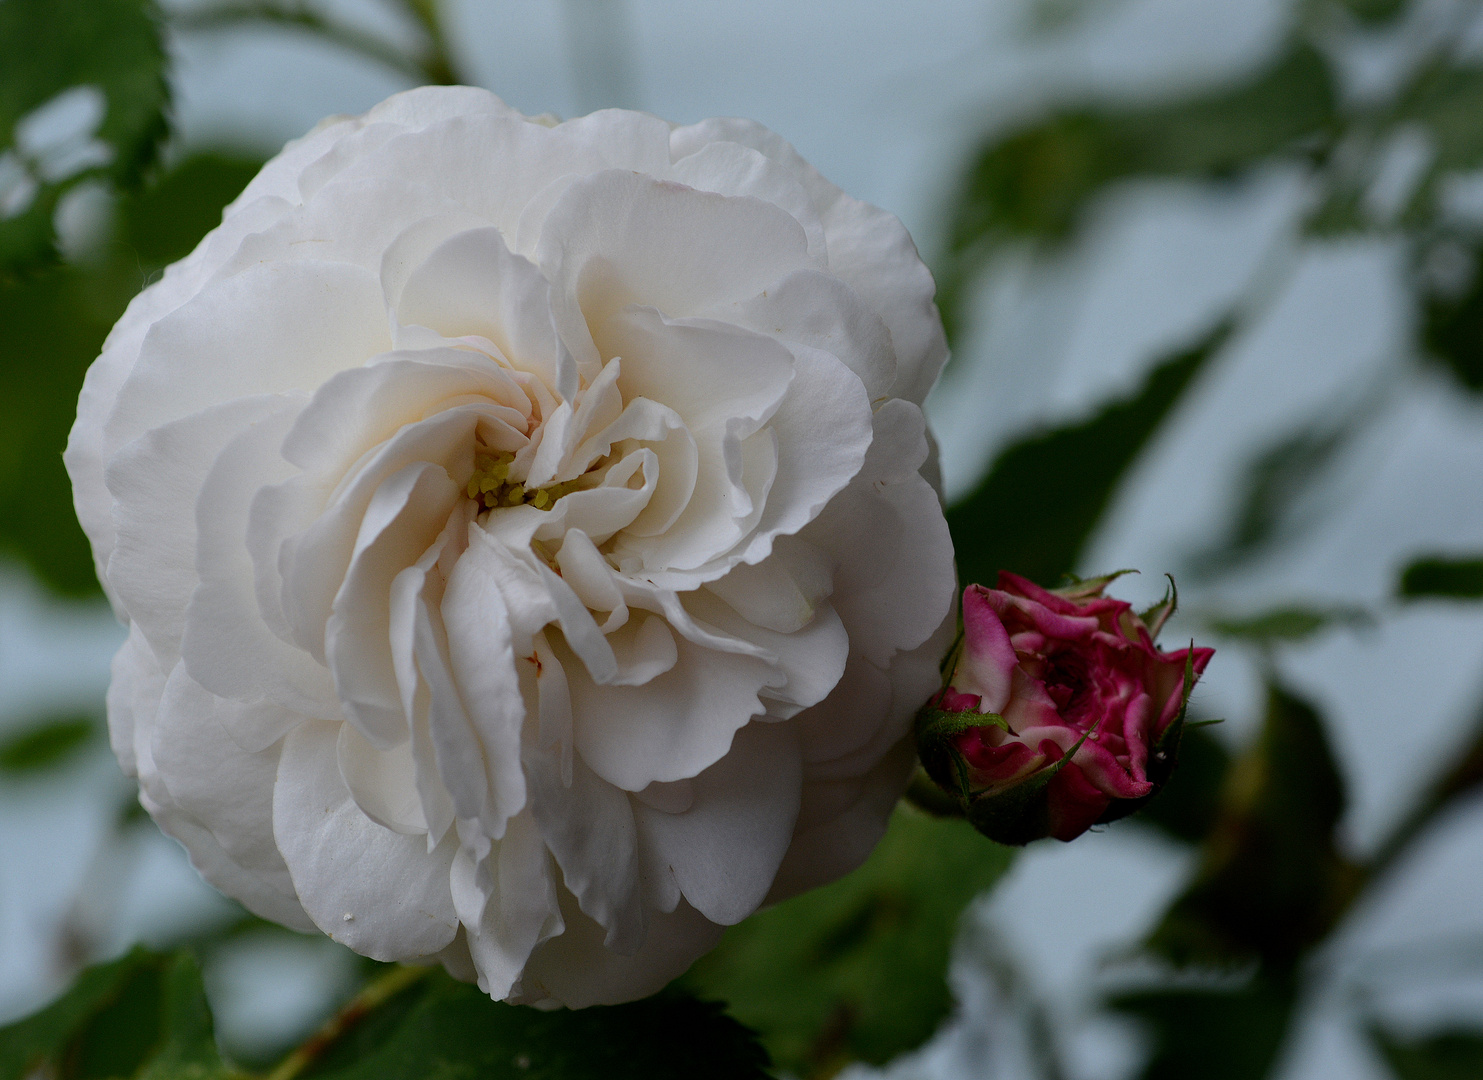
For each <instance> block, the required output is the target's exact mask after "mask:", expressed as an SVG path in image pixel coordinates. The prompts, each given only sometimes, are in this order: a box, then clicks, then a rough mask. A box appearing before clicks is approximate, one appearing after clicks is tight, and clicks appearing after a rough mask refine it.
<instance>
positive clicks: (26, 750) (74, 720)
mask: <svg viewBox="0 0 1483 1080" xmlns="http://www.w3.org/2000/svg"><path fill="white" fill-rule="evenodd" d="M98 732H99V724H98V720H97V718H96V717H93V716H62V717H53V718H50V719H47V720H43V721H41V722H40V723H38V724H33V725H31V726H30V727H27V728H25V729H24V730H22V731H18V732H15V733H14V734H10V735H7V736H6V737H5V738H4V739H0V776H20V775H26V774H30V773H38V772H43V771H45V770H47V769H50V768H53V767H55V766H57V765H62V764H65V763H66V762H68V761H70V760H71V759H72V758H73V757H74V756H75V755H76V754H77V753H78V751H80V750H83V749H84V748H86V747H87V746H88V744H89V743H91V742H93V741H94V738H95V737H96V736H97V735H98Z"/></svg>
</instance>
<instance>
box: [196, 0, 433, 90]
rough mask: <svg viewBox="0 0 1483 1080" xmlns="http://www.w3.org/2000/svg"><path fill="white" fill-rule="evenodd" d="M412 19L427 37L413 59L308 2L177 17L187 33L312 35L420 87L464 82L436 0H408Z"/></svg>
mask: <svg viewBox="0 0 1483 1080" xmlns="http://www.w3.org/2000/svg"><path fill="white" fill-rule="evenodd" d="M404 6H405V9H406V12H407V14H408V16H409V17H410V18H411V19H412V20H413V21H414V22H415V23H416V24H417V26H418V27H419V28H421V29H422V31H423V32H424V33H425V34H426V35H427V39H428V45H427V48H426V50H425V51H424V54H423V55H422V56H421V57H416V56H411V55H408V54H407V53H406V52H404V51H403V50H401V49H399V48H397V47H395V46H394V45H391V44H390V43H388V42H387V41H385V40H383V39H382V38H379V37H377V36H375V35H374V34H368V33H366V32H365V31H363V30H360V29H358V28H357V27H354V26H349V25H347V24H345V23H342V22H339V21H337V20H334V19H330V18H327V17H326V16H324V15H322V14H320V13H319V12H317V11H314V10H313V9H312V8H311V7H309V6H308V5H307V4H301V3H272V2H261V0H258V2H255V0H242V2H237V3H226V4H217V5H212V6H208V7H203V8H198V9H195V10H192V11H186V12H182V13H180V14H179V15H176V16H175V17H174V23H175V25H176V26H177V27H178V28H179V29H181V30H204V31H211V30H226V29H230V28H232V27H236V26H243V25H250V24H253V23H257V24H261V25H267V26H284V27H290V28H293V29H297V30H302V31H307V32H308V33H311V34H313V35H315V36H316V37H319V38H321V39H323V40H325V41H327V42H330V43H331V44H334V45H337V46H339V47H340V48H343V49H346V50H348V51H350V52H353V53H357V54H359V55H361V56H363V57H366V58H367V59H369V60H373V61H375V62H377V63H379V64H383V65H385V66H387V67H389V68H391V69H393V70H395V71H398V72H401V73H402V74H403V75H407V76H410V77H411V78H412V79H413V80H414V81H416V82H417V83H419V84H427V83H436V84H440V85H452V84H454V83H457V82H459V81H460V80H459V78H458V76H457V75H456V74H455V72H454V70H453V64H452V61H451V59H450V58H449V54H448V48H447V41H446V39H445V37H444V34H443V27H442V22H441V21H440V19H439V16H438V10H437V5H436V3H434V2H433V0H406V3H405V5H404Z"/></svg>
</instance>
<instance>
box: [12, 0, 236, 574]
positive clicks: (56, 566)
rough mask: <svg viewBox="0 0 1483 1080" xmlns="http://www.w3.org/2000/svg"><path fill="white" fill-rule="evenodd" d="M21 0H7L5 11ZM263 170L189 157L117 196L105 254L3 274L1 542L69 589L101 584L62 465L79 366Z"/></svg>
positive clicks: (218, 157)
mask: <svg viewBox="0 0 1483 1080" xmlns="http://www.w3.org/2000/svg"><path fill="white" fill-rule="evenodd" d="M14 2H15V0H0V13H3V12H4V10H5V9H6V8H8V7H9V6H10V5H11V4H12V3H14ZM255 169H256V164H255V163H254V162H251V161H247V160H243V159H238V158H233V157H228V156H224V155H220V154H206V155H200V156H197V157H193V158H187V159H186V160H185V161H183V162H181V163H180V165H178V166H177V167H176V168H175V169H173V170H171V171H170V172H169V173H167V174H165V175H164V176H163V177H161V178H160V180H159V181H158V182H157V183H156V184H155V185H153V186H151V187H150V188H148V189H146V190H145V191H143V192H141V193H139V194H137V195H135V196H130V197H126V198H124V199H121V200H120V202H119V206H118V219H119V220H118V228H117V230H116V234H117V240H116V241H115V243H114V244H112V245H111V246H110V248H109V249H108V251H107V258H106V259H105V261H103V262H102V263H101V264H99V265H96V266H89V267H73V266H62V267H55V268H51V269H49V270H46V271H41V272H37V273H34V274H30V275H27V276H26V277H24V278H22V279H18V280H10V281H0V326H3V327H5V333H4V334H0V551H3V552H5V553H6V554H9V555H11V556H12V557H15V558H18V559H20V560H21V561H22V562H24V563H26V564H27V565H29V567H30V568H31V569H32V570H33V571H34V572H35V573H36V575H37V576H38V577H39V578H40V579H41V580H42V581H43V582H44V583H45V584H47V585H48V586H50V587H51V588H52V589H53V590H55V591H57V592H59V593H61V594H63V595H73V596H77V595H88V594H95V593H96V592H97V590H98V582H97V578H96V577H95V574H94V569H93V560H92V554H91V552H90V551H89V548H88V543H87V539H86V537H84V536H83V533H82V530H81V529H80V528H79V527H78V524H77V518H76V515H75V514H74V512H73V509H72V485H71V483H70V481H69V480H68V478H67V472H66V470H65V469H64V468H63V467H62V450H63V448H64V447H65V446H66V444H67V433H68V431H69V430H70V428H71V426H72V421H73V417H74V415H75V413H76V409H77V395H78V392H79V390H80V389H81V388H82V379H83V373H84V372H85V371H86V370H87V367H88V365H89V364H91V363H92V361H93V359H94V358H95V357H96V356H97V355H98V353H99V351H100V350H101V349H102V346H103V339H104V338H105V337H106V336H107V335H108V331H109V330H110V329H111V328H112V326H113V324H114V322H115V321H116V320H117V319H118V317H119V316H120V315H122V314H123V311H124V307H125V306H126V305H127V304H128V302H129V300H130V298H132V297H133V295H134V293H135V292H137V291H138V290H139V288H140V287H141V286H142V285H143V284H144V283H145V281H146V280H147V279H148V278H149V276H151V275H152V274H154V273H155V272H157V271H158V270H159V269H160V268H161V267H162V266H164V265H165V264H166V263H168V262H171V261H173V260H175V259H178V258H180V257H182V256H184V255H185V254H187V253H188V252H189V251H190V250H191V249H192V248H193V247H194V246H195V245H196V243H197V242H198V241H199V240H200V238H201V237H202V236H203V235H205V233H206V232H207V231H208V230H209V229H210V228H212V227H213V226H214V225H216V224H217V223H218V222H219V221H220V220H221V210H222V206H223V205H225V203H226V202H228V201H229V200H230V199H232V198H233V197H235V196H236V195H237V194H238V193H239V192H240V191H241V190H242V188H243V186H244V185H245V184H246V183H247V181H248V179H250V178H251V176H252V174H253V172H254V171H255Z"/></svg>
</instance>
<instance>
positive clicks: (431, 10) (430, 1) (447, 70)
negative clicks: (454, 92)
mask: <svg viewBox="0 0 1483 1080" xmlns="http://www.w3.org/2000/svg"><path fill="white" fill-rule="evenodd" d="M403 3H404V5H405V6H406V8H407V11H408V12H409V13H410V14H411V16H412V18H414V19H415V20H417V22H418V24H419V25H420V26H421V27H422V29H423V30H424V31H425V32H426V34H427V39H428V42H429V43H430V45H431V52H430V53H429V54H428V58H427V61H426V62H425V63H424V64H423V67H424V68H426V69H427V76H428V81H429V82H434V83H440V84H442V85H444V86H452V85H454V84H456V83H459V82H461V81H462V80H461V79H459V77H458V75H457V73H456V72H455V71H454V70H453V58H452V56H450V55H449V52H448V35H447V34H445V33H444V32H443V18H442V13H441V12H440V11H439V9H438V0H403Z"/></svg>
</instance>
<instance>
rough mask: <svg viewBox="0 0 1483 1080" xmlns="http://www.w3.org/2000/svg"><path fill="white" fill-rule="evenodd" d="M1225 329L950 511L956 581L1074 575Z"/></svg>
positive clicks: (1022, 457) (1011, 454) (1031, 451)
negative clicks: (1120, 489) (1126, 479)
mask: <svg viewBox="0 0 1483 1080" xmlns="http://www.w3.org/2000/svg"><path fill="white" fill-rule="evenodd" d="M1230 329H1231V327H1230V324H1229V323H1222V324H1221V325H1219V326H1218V327H1216V328H1215V329H1214V330H1213V331H1211V332H1210V333H1209V334H1207V335H1206V336H1205V338H1204V340H1202V341H1201V342H1199V343H1198V344H1197V345H1195V346H1194V347H1193V348H1190V349H1187V350H1185V351H1183V352H1181V353H1178V354H1176V355H1175V356H1173V357H1171V358H1170V359H1168V360H1165V361H1164V362H1163V363H1161V364H1160V365H1159V366H1158V367H1156V368H1154V369H1153V371H1151V372H1150V373H1149V375H1148V378H1147V379H1146V380H1145V381H1144V383H1143V386H1142V387H1141V388H1140V389H1139V391H1138V393H1137V394H1136V395H1134V396H1133V397H1131V398H1129V399H1127V400H1125V401H1117V402H1113V403H1112V404H1110V405H1107V406H1105V407H1104V408H1103V409H1102V411H1101V412H1099V413H1097V414H1096V415H1095V416H1093V417H1092V418H1091V419H1089V420H1085V421H1082V422H1081V423H1078V424H1071V425H1068V426H1066V427H1062V428H1056V429H1055V430H1052V431H1047V432H1044V433H1041V434H1038V435H1031V436H1030V437H1028V438H1026V439H1023V440H1021V441H1020V442H1017V443H1015V444H1014V445H1013V446H1011V447H1009V448H1008V449H1007V450H1005V451H1004V452H1003V453H1001V454H1000V455H999V457H998V459H997V460H996V461H995V462H994V464H993V467H992V468H991V469H990V470H989V473H988V475H987V476H985V477H984V479H983V480H982V481H980V482H979V485H978V487H977V488H975V489H974V490H973V492H972V493H971V494H969V495H968V496H967V497H966V498H964V499H962V500H961V501H959V502H958V503H956V504H955V505H953V506H952V507H950V508H949V509H948V514H947V520H948V526H949V528H951V530H952V535H953V546H954V548H955V549H956V550H957V554H958V577H959V580H960V581H964V582H969V581H978V582H992V581H993V580H995V577H996V576H997V574H998V572H999V571H1000V570H1013V571H1014V572H1015V573H1017V574H1023V575H1024V576H1025V577H1028V578H1030V579H1031V580H1032V581H1037V582H1039V583H1041V584H1043V585H1054V584H1055V583H1056V581H1057V580H1058V579H1059V578H1060V576H1061V575H1062V574H1063V573H1065V572H1066V571H1067V570H1070V569H1072V568H1074V567H1075V566H1076V564H1077V561H1078V559H1079V557H1080V554H1081V550H1082V547H1083V546H1084V545H1085V544H1086V541H1087V539H1088V537H1090V535H1091V532H1092V529H1093V528H1094V527H1095V526H1096V524H1097V522H1098V520H1099V519H1100V518H1101V516H1102V513H1103V511H1104V510H1105V509H1106V508H1107V506H1108V504H1109V503H1110V502H1111V501H1112V496H1113V494H1114V492H1115V491H1116V488H1117V485H1118V482H1119V481H1120V480H1122V478H1123V476H1124V474H1126V473H1127V471H1128V468H1129V467H1130V466H1131V465H1132V464H1133V461H1134V460H1135V459H1136V458H1137V457H1138V454H1139V452H1140V451H1142V449H1143V447H1144V446H1145V445H1147V443H1148V442H1149V440H1150V439H1151V438H1152V437H1153V434H1154V432H1155V431H1156V430H1157V429H1158V427H1159V425H1160V424H1161V423H1162V422H1163V420H1164V418H1165V417H1166V416H1168V414H1169V412H1170V410H1172V409H1173V407H1174V404H1175V402H1177V401H1178V400H1179V397H1180V395H1181V394H1182V393H1183V392H1184V390H1185V388H1186V387H1188V386H1189V385H1190V383H1191V381H1192V380H1193V379H1194V378H1195V376H1196V375H1197V374H1198V373H1199V372H1200V370H1201V369H1202V368H1203V367H1204V366H1205V363H1206V361H1207V360H1209V359H1210V356H1211V355H1212V354H1213V353H1214V352H1215V351H1216V350H1217V349H1219V348H1220V346H1221V345H1222V344H1223V343H1224V342H1225V341H1226V339H1227V337H1228V336H1229V334H1230Z"/></svg>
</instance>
